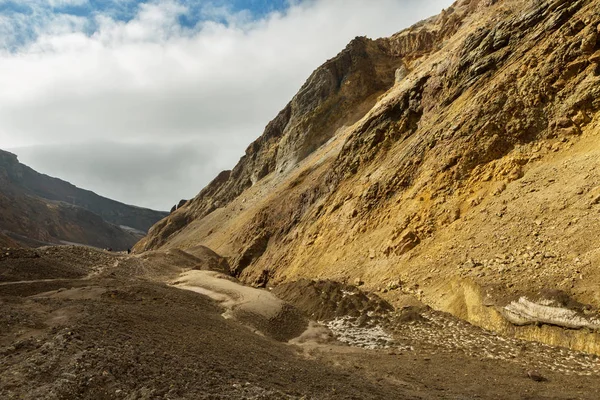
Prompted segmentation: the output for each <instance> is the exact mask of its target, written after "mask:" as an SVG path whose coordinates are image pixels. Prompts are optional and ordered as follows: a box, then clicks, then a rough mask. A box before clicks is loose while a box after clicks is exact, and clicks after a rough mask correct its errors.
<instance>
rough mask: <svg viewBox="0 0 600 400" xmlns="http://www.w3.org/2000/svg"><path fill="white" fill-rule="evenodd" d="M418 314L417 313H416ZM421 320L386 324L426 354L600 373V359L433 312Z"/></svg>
mask: <svg viewBox="0 0 600 400" xmlns="http://www.w3.org/2000/svg"><path fill="white" fill-rule="evenodd" d="M414 311H416V310H414ZM417 312H418V313H419V315H420V318H419V319H416V320H413V321H412V322H410V323H406V322H404V321H401V320H399V319H398V317H390V318H389V322H388V323H387V324H385V325H384V326H385V329H386V331H387V332H389V333H390V334H391V335H392V337H393V338H394V340H395V341H396V343H398V344H400V345H404V346H412V347H413V348H414V351H418V352H422V353H424V354H428V353H430V354H435V353H455V352H459V353H464V354H466V355H468V356H469V357H474V358H478V359H483V360H503V361H506V362H509V363H512V364H516V365H518V366H521V367H524V368H532V369H537V370H549V371H557V372H560V373H561V374H564V375H582V376H592V375H594V376H595V375H597V374H599V373H600V357H598V356H595V355H590V354H586V353H581V352H576V351H572V350H568V349H566V348H559V347H551V346H547V345H544V344H540V343H537V342H527V341H524V340H518V339H513V338H507V337H503V336H500V335H497V334H495V333H492V332H489V331H485V330H483V329H481V328H478V327H475V326H473V325H470V324H468V323H466V322H464V321H462V320H459V319H457V318H454V317H452V316H451V315H449V314H446V313H440V312H438V311H434V310H431V309H421V310H418V311H417Z"/></svg>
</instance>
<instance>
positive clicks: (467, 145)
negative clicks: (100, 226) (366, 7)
mask: <svg viewBox="0 0 600 400" xmlns="http://www.w3.org/2000/svg"><path fill="white" fill-rule="evenodd" d="M599 34H600V3H599V2H598V1H593V0H577V1H565V0H546V1H537V0H536V1H533V0H528V1H517V0H499V1H488V0H461V1H458V2H456V3H455V4H454V5H453V6H452V7H450V8H448V9H447V10H445V11H443V12H442V13H441V14H440V15H438V16H436V17H433V18H431V19H429V20H426V21H423V22H422V23H419V24H417V25H415V26H413V27H411V28H409V29H407V30H405V31H402V32H400V33H398V34H396V35H393V36H392V37H390V38H387V39H378V40H374V41H373V40H369V39H366V38H358V39H356V40H354V41H353V42H352V43H351V44H350V45H349V46H348V47H347V48H346V49H345V50H344V51H343V52H342V53H340V54H339V55H338V56H337V57H336V58H334V59H332V60H330V61H328V62H327V63H325V64H324V65H323V66H322V67H320V68H319V69H317V71H315V73H313V75H312V76H311V77H310V78H309V80H308V81H307V83H306V84H305V85H304V87H303V88H302V89H301V90H300V92H299V93H298V94H297V95H296V96H295V97H294V99H293V100H292V102H291V103H290V106H288V107H287V108H286V109H285V110H284V111H282V113H281V114H280V115H279V116H278V117H277V118H276V119H275V120H273V121H272V122H271V123H270V124H269V125H268V126H267V128H266V130H265V132H264V134H263V136H261V137H260V138H259V139H258V140H257V141H256V142H255V143H253V144H252V145H251V146H250V147H249V148H248V150H247V152H246V157H244V158H242V160H241V161H240V163H239V164H238V165H237V166H236V167H235V168H234V169H233V170H232V171H230V172H224V173H222V174H221V175H219V176H218V177H217V178H216V179H215V181H213V182H212V183H211V184H210V185H208V186H207V187H206V188H205V189H203V190H202V191H201V192H200V193H199V194H198V196H196V198H194V199H193V200H191V201H189V202H188V203H187V204H186V205H185V206H183V207H182V208H180V209H179V210H177V211H175V212H174V213H173V214H172V215H171V216H170V217H169V218H167V219H165V220H163V221H161V223H159V224H157V225H155V226H154V227H153V228H152V229H151V231H150V233H149V235H148V236H147V237H146V238H145V239H143V240H142V241H141V242H140V243H138V244H137V245H136V251H143V250H148V249H153V250H156V249H175V248H179V249H183V250H185V249H187V248H191V247H194V246H197V245H199V244H201V245H205V246H207V247H209V248H211V249H213V250H215V251H217V252H218V253H220V254H223V255H225V256H226V257H227V258H228V260H229V262H230V264H231V270H232V271H233V272H234V274H235V275H236V276H237V277H239V278H240V279H241V280H242V281H245V282H247V283H251V284H254V285H256V286H263V287H264V286H267V287H268V286H276V285H278V284H280V283H286V282H293V281H296V280H299V279H302V278H307V279H311V280H316V279H329V280H334V281H337V282H355V281H356V280H360V281H364V284H365V287H366V288H367V289H369V290H375V291H378V292H380V293H381V295H382V297H383V298H385V299H386V300H387V301H388V302H390V304H392V305H394V306H396V307H398V306H401V305H402V304H403V302H404V301H405V300H406V299H407V298H410V297H412V298H413V300H411V301H414V299H416V300H418V301H421V302H423V303H424V304H426V305H428V306H430V307H432V308H433V309H436V310H438V311H445V312H449V313H451V314H453V315H454V316H456V317H459V318H461V319H464V320H466V321H469V322H471V323H473V324H475V325H478V326H480V327H483V328H486V329H489V330H492V331H495V332H497V333H499V334H502V335H506V336H508V337H516V338H522V339H527V340H533V341H539V342H543V343H547V344H551V345H556V346H564V347H569V348H572V349H575V350H581V351H586V352H589V353H593V354H600V333H599V332H600V313H599V311H598V310H599V309H600V297H599V295H598V291H597V290H596V289H597V287H598V284H600V270H599V266H600V258H599V255H600V253H599V252H598V247H599V246H600V243H599V242H598V238H600V225H598V223H597V220H598V218H597V214H598V204H599V191H598V188H599V187H600V175H598V168H597V162H596V160H597V159H598V156H599V155H600V154H599V151H600V147H599V143H600V142H599V140H598V137H599V136H598V135H599V134H600V120H599V117H600V114H599V110H600V102H599V101H598V99H599V98H600V40H599V39H598V36H599ZM334 66H335V68H334ZM391 71H393V72H394V73H393V74H392V73H391ZM365 75H370V76H372V77H374V79H375V80H376V81H377V82H378V83H377V84H374V83H373V82H371V81H367V80H365V79H363V77H364V76H365ZM328 82H337V83H338V85H337V86H336V85H328V84H327V83H328ZM323 87H325V88H328V90H324V91H319V90H318V89H319V88H323ZM312 91H316V92H317V93H319V96H305V94H306V93H312ZM339 96H343V98H344V99H345V102H344V103H343V104H344V106H343V108H341V109H340V111H339V112H338V113H335V115H336V118H335V119H333V120H332V123H331V124H324V123H322V121H323V120H324V119H326V116H327V115H330V114H329V113H330V108H328V106H327V104H329V99H334V100H333V101H334V102H339ZM307 126H310V127H311V129H310V131H307V130H306V127H307ZM305 132H311V133H310V134H306V135H305ZM309 144H310V145H309ZM307 149H310V151H307ZM563 299H567V300H566V301H563ZM572 305H575V306H573V307H572Z"/></svg>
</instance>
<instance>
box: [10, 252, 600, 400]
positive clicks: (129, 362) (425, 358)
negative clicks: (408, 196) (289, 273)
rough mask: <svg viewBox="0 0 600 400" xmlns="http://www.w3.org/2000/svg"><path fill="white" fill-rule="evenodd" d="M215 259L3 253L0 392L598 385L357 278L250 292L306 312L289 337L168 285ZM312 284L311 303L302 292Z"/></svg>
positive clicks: (404, 394) (552, 389)
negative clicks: (399, 303) (389, 297)
mask: <svg viewBox="0 0 600 400" xmlns="http://www.w3.org/2000/svg"><path fill="white" fill-rule="evenodd" d="M220 265H222V262H221V261H220V260H218V259H216V258H215V256H214V254H212V253H210V254H209V253H207V252H206V251H204V250H203V251H201V252H197V253H196V255H191V254H188V253H184V252H181V251H169V252H163V253H161V252H152V253H145V254H143V255H140V256H128V255H125V254H114V253H106V252H102V251H97V250H92V249H87V248H77V247H61V248H44V249H38V250H23V249H21V250H9V249H6V250H3V256H2V258H1V259H0V303H1V306H2V310H3V312H2V313H1V314H0V318H1V319H0V353H1V354H2V357H1V358H0V398H3V399H4V398H6V399H23V398H25V399H74V398H82V399H202V398H206V399H277V398H281V399H300V398H304V399H322V398H324V399H326V398H331V399H344V398H347V399H369V398H371V399H382V398H407V399H410V398H414V399H441V398H446V399H448V398H450V399H472V398H490V399H491V398H503V399H507V398H515V399H517V398H530V399H543V398H547V399H554V398H563V399H573V398H577V399H580V398H581V399H586V398H589V399H592V398H596V392H597V390H598V389H600V383H599V380H598V376H597V375H598V369H599V368H600V364H599V363H598V360H597V358H596V357H593V356H589V355H585V354H581V353H576V352H571V351H567V350H566V349H559V348H551V347H548V346H542V345H538V344H533V343H527V342H522V341H517V340H514V339H505V338H502V337H500V336H496V335H493V334H491V333H489V332H486V331H483V330H481V329H479V328H475V327H473V326H471V325H469V324H466V323H464V322H461V321H459V320H457V319H455V318H453V317H451V316H449V315H447V314H441V313H437V312H434V311H432V310H430V309H428V308H426V307H417V306H413V307H406V308H405V309H398V310H395V309H393V307H391V306H390V305H389V304H388V303H387V302H386V301H384V300H382V299H380V298H378V297H377V296H375V295H373V294H367V293H364V292H362V291H360V290H359V289H358V288H356V287H355V286H352V285H345V284H341V283H335V282H309V281H302V282H300V283H298V284H293V283H290V284H287V286H286V287H282V288H275V289H274V290H272V291H271V293H268V292H267V291H266V290H265V291H264V296H263V295H260V293H259V295H258V297H257V296H254V295H252V296H248V297H247V298H251V297H253V298H270V297H269V296H273V297H274V294H278V293H281V297H285V298H286V299H288V301H289V303H286V304H287V306H286V307H296V308H295V309H296V310H298V311H301V312H304V313H305V315H306V316H307V317H311V316H312V317H313V321H312V322H310V326H309V328H308V329H307V330H306V331H305V332H304V334H302V335H301V336H300V337H299V338H296V339H294V340H292V341H290V342H289V343H286V342H282V341H278V340H274V339H273V338H272V336H274V335H272V334H270V333H269V331H265V332H266V333H261V332H260V329H258V330H257V329H255V327H253V328H252V329H248V328H247V326H246V325H245V323H244V320H243V319H236V318H235V316H234V318H230V319H226V318H224V316H223V314H224V313H225V312H226V311H227V307H226V305H220V304H219V302H216V301H214V300H212V299H211V298H210V297H208V296H206V295H204V294H201V293H197V292H194V291H191V290H182V289H179V288H176V287H172V286H169V285H167V284H166V283H165V282H171V283H173V282H177V281H178V280H181V279H182V278H180V277H181V276H189V273H190V272H192V271H194V270H196V271H200V272H205V271H206V270H209V269H210V268H211V267H219V266H220ZM202 270H204V271H202ZM207 273H208V272H207ZM215 273H216V272H215ZM181 274H184V275H181ZM185 274H187V275H185ZM201 276H202V275H199V276H195V278H194V279H201ZM186 282H187V283H189V281H186ZM228 282H231V283H235V280H228ZM211 285H213V286H214V282H213V283H211ZM215 290H216V289H215ZM239 290H241V291H243V292H245V291H246V290H247V289H239ZM248 290H249V289H248ZM252 290H258V289H252ZM309 290H310V291H312V293H313V295H312V296H309V298H310V299H313V301H304V302H302V301H299V300H300V299H302V298H304V299H305V300H306V299H307V297H305V294H306V293H307V291H309ZM236 291H238V289H235V290H233V289H231V290H230V292H229V293H230V298H234V297H235V292H236ZM278 301H281V300H278ZM247 310H252V307H249V308H247ZM315 316H318V318H315ZM314 319H318V320H319V321H315V320H314ZM300 323H304V322H300ZM259 328H260V327H259ZM285 328H286V329H287V328H289V326H288V325H286V326H285ZM271 329H272V327H271ZM336 339H339V340H336Z"/></svg>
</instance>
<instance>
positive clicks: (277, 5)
mask: <svg viewBox="0 0 600 400" xmlns="http://www.w3.org/2000/svg"><path fill="white" fill-rule="evenodd" d="M178 2H179V3H180V4H182V5H184V6H186V7H187V8H188V10H189V12H187V13H186V14H184V15H181V16H180V17H179V19H178V22H179V24H180V25H181V26H182V27H184V28H194V27H195V26H196V25H197V24H198V23H199V22H202V21H206V20H208V19H210V20H213V21H215V22H219V23H224V24H226V23H227V20H226V19H225V18H223V17H220V16H218V15H216V16H215V15H207V14H206V13H205V12H203V10H205V9H206V8H207V7H213V8H222V9H224V10H227V11H228V12H232V13H237V12H246V15H248V16H249V17H250V18H253V19H260V18H262V17H265V16H266V15H268V14H270V13H272V12H275V11H279V12H284V11H285V10H286V9H287V8H288V7H289V5H290V0H206V1H193V0H178ZM77 3H78V2H73V3H72V4H68V2H65V4H63V5H57V6H52V5H51V4H50V2H49V1H47V0H30V1H13V0H0V15H2V16H4V17H8V18H7V19H5V22H4V25H2V24H0V33H3V34H4V35H5V38H4V39H3V40H2V39H0V48H1V47H4V48H5V49H8V50H10V51H14V50H17V49H18V48H19V47H21V46H23V45H26V44H27V43H29V42H32V41H34V40H35V39H36V36H37V34H38V33H39V32H40V31H43V30H44V24H47V23H49V22H50V21H51V19H52V18H53V16H59V15H63V16H64V15H71V16H77V17H82V18H86V19H88V24H87V27H86V29H85V33H86V34H89V35H91V34H93V33H94V31H95V29H96V24H95V23H94V19H95V17H96V16H97V15H106V16H108V17H110V18H112V19H114V20H116V21H122V22H127V21H130V20H132V19H133V18H135V17H136V15H137V13H138V11H139V6H140V4H144V3H149V4H156V3H160V0H150V1H148V0H146V1H140V0H87V1H84V2H80V3H81V4H77ZM6 21H8V22H6Z"/></svg>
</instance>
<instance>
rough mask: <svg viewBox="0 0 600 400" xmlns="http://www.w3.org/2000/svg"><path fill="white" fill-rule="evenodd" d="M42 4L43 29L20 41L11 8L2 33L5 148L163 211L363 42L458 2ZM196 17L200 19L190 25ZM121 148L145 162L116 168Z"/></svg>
mask: <svg viewBox="0 0 600 400" xmlns="http://www.w3.org/2000/svg"><path fill="white" fill-rule="evenodd" d="M0 1H1V0H0ZM40 1H41V0H40ZM53 2H54V4H58V3H67V1H56V0H53ZM68 2H70V3H74V1H68ZM75 2H76V1H75ZM32 4H33V5H31V7H32V10H34V11H33V13H34V15H35V17H34V18H32V19H30V20H31V21H33V22H31V24H32V25H31V26H30V27H29V28H30V30H32V31H34V32H35V33H33V34H32V35H31V37H30V38H29V39H28V40H24V39H23V38H22V37H21V38H20V39H19V40H21V42H20V43H19V44H18V45H15V43H16V42H18V41H19V40H17V37H18V36H19V34H17V33H18V32H20V31H19V29H20V28H19V27H22V24H25V23H26V22H25V19H24V18H22V17H20V15H25V14H18V13H17V14H15V15H12V16H10V15H8V14H0V37H2V36H3V35H2V33H3V32H6V33H7V35H8V36H7V37H9V39H6V40H5V41H4V42H2V39H0V46H3V47H4V48H5V50H4V51H3V52H2V53H0V87H2V88H3V90H2V91H0V148H11V149H12V151H14V152H16V153H17V154H19V153H21V154H20V155H21V159H22V161H23V162H25V163H28V164H30V165H31V166H32V167H34V168H36V169H38V170H39V171H41V172H45V173H49V174H53V175H59V176H60V177H61V178H63V179H66V180H71V181H73V182H75V183H77V184H78V185H80V186H83V187H86V188H89V189H91V190H95V191H97V192H99V193H100V194H106V195H111V196H113V193H114V196H115V198H116V199H118V200H122V201H126V202H129V203H135V204H138V205H146V206H150V205H151V206H153V207H159V208H162V209H165V208H168V207H170V205H171V204H173V203H174V202H175V201H177V200H179V198H187V197H191V196H193V195H195V194H196V193H197V192H198V191H199V190H200V189H201V188H202V187H203V186H204V185H205V184H206V183H208V182H209V181H210V180H211V179H212V177H214V175H215V173H216V172H218V170H217V168H219V169H223V168H232V167H233V166H234V165H235V163H236V162H237V160H238V158H239V157H240V156H241V155H242V154H243V151H244V149H245V148H246V147H247V146H248V144H249V143H250V142H251V141H252V140H254V139H255V138H257V137H258V136H259V135H260V134H261V133H262V130H263V128H264V126H265V125H266V124H267V123H268V121H269V120H270V119H272V118H273V117H275V115H276V114H277V112H278V111H279V110H280V109H281V108H283V107H284V106H285V104H286V103H287V102H288V101H289V100H290V99H291V98H292V96H293V95H294V94H295V93H296V91H297V90H298V89H299V88H300V86H301V85H302V83H303V82H304V81H305V79H306V78H307V77H308V76H309V74H310V73H311V72H312V71H313V70H314V69H315V68H316V67H318V66H319V65H320V64H322V63H323V62H324V61H325V60H327V59H329V58H331V57H333V56H335V54H337V53H338V52H339V51H340V50H341V49H343V48H344V47H345V45H346V44H347V43H348V42H349V41H350V40H351V39H352V38H353V37H355V36H359V35H367V36H369V37H373V38H374V37H379V36H389V35H391V34H393V33H395V32H397V31H399V30H401V29H403V28H405V27H407V26H409V25H410V24H412V23H414V22H417V21H418V20H420V19H423V18H425V17H428V16H430V15H433V14H436V13H438V12H439V11H440V10H441V9H442V8H443V7H445V6H448V5H450V1H448V0H433V1H427V2H423V1H418V0H376V1H372V2H365V1H362V0H344V1H342V0H312V1H308V0H307V1H300V2H293V3H291V5H290V6H289V7H288V8H287V9H286V10H284V11H281V10H280V11H273V12H271V13H269V14H267V15H264V16H262V17H259V18H256V16H253V14H252V13H251V12H250V11H235V8H234V7H233V6H227V5H226V4H225V3H223V2H221V3H212V4H213V5H210V4H209V3H206V2H205V3H203V4H204V5H203V7H201V8H198V7H195V8H194V6H192V5H190V3H186V2H178V1H175V0H172V1H153V2H149V3H141V4H139V5H137V8H136V11H135V14H134V15H133V16H132V18H130V19H125V20H123V19H118V18H115V17H114V16H113V15H112V14H111V13H110V12H106V13H103V12H95V13H91V14H90V15H88V16H79V15H73V14H66V13H53V12H50V11H48V10H47V8H46V9H45V8H43V7H42V6H40V5H39V2H32ZM63 5H64V4H63ZM40 10H42V11H40ZM43 10H45V11H43ZM192 14H193V15H194V16H193V18H191V17H190V19H189V20H194V21H195V23H194V24H193V25H190V24H189V23H188V24H183V23H182V22H181V20H182V18H184V17H189V16H190V15H192ZM11 32H12V33H11ZM10 35H12V36H10ZM98 143H102V145H101V146H99V145H98ZM90 144H93V145H90ZM31 146H34V147H31ZM22 147H29V149H21V150H19V149H18V148H22ZM111 149H118V150H116V153H114V154H118V155H120V156H122V157H123V159H125V160H126V159H128V158H129V159H130V160H135V162H134V163H127V162H125V161H123V162H122V164H119V168H118V169H117V171H118V172H117V171H115V169H114V168H112V167H113V166H114V165H115V163H116V161H115V160H114V157H113V158H111V154H112V153H111ZM124 149H126V151H124V152H122V151H121V150H124ZM189 149H195V150H194V151H191V150H189ZM184 150H186V151H184ZM123 153H126V154H123ZM114 154H112V155H114ZM59 157H60V158H63V159H69V160H70V164H69V165H70V167H68V168H67V167H65V168H59V163H58V162H57V161H56V160H55V159H58V158H59ZM103 157H104V158H103ZM154 159H156V160H157V161H156V162H155V163H153V161H152V160H154ZM53 160H55V161H53ZM103 160H105V161H104V162H103ZM181 160H184V161H185V165H186V166H185V167H182V164H181V162H180V161H181ZM92 161H93V162H92ZM116 164H118V163H116ZM138 165H148V166H149V167H148V168H147V169H146V170H139V169H137V168H136V166H138ZM155 165H160V170H161V171H165V173H164V174H163V175H161V174H158V173H156V170H155V169H154V168H153V167H154V166H155ZM82 171H85V173H83V172H82ZM144 171H146V172H147V173H146V172H144ZM181 171H185V172H181ZM123 172H125V173H123ZM128 172H130V173H128ZM150 172H151V173H150ZM155 173H156V174H155ZM107 174H108V175H110V176H108V175H107ZM131 175H135V176H137V177H138V179H136V180H135V182H136V183H135V185H133V184H132V183H131V182H132V179H131ZM166 177H169V178H168V179H167V178H166ZM111 185H112V187H115V188H117V189H114V190H113V189H111ZM164 187H168V188H169V190H164Z"/></svg>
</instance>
